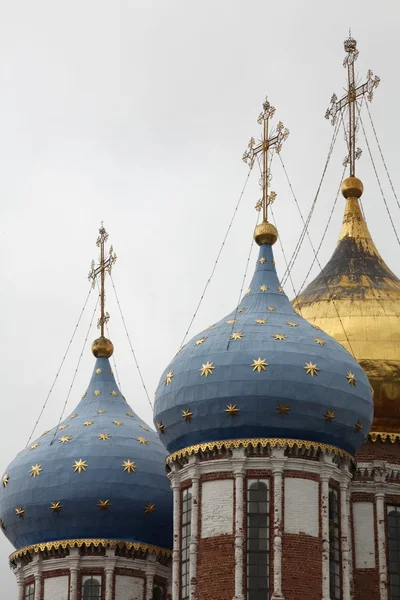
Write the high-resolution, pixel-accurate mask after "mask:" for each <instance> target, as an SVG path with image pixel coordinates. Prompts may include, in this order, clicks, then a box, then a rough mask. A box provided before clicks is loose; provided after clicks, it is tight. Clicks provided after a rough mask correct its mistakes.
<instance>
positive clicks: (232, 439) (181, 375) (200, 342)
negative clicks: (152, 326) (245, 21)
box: [154, 100, 373, 600]
mask: <svg viewBox="0 0 400 600" xmlns="http://www.w3.org/2000/svg"><path fill="white" fill-rule="evenodd" d="M274 112H275V109H274V108H273V107H271V106H270V104H269V102H268V101H267V100H266V101H265V103H264V104H263V110H262V113H261V115H260V117H259V120H258V122H259V124H260V125H262V128H263V131H262V137H261V140H260V141H259V142H255V140H254V139H252V140H251V141H250V144H249V148H248V151H247V152H246V153H245V156H244V158H245V159H246V160H247V161H249V162H250V166H252V164H253V163H254V161H255V160H256V159H258V158H259V159H260V164H261V166H262V201H261V209H262V213H261V214H262V222H261V223H260V224H259V225H258V226H257V227H256V230H255V233H254V238H255V241H256V243H257V244H258V246H259V255H258V258H257V262H256V265H255V271H254V275H253V278H252V281H251V285H250V288H249V289H248V291H247V292H246V294H245V295H244V297H243V298H242V300H241V302H240V303H239V305H238V306H236V307H235V308H234V310H233V311H232V312H231V313H230V314H228V315H227V316H225V317H223V318H222V319H220V320H219V321H218V322H217V323H216V324H214V325H212V326H211V327H209V328H208V329H206V330H204V331H202V332H200V333H199V334H198V335H196V336H195V337H194V338H193V339H192V340H190V341H189V342H188V343H187V344H186V345H185V346H184V347H183V348H181V349H180V351H179V352H178V354H177V355H176V356H175V357H174V358H173V359H172V361H171V362H170V363H169V364H168V366H167V368H166V369H165V370H164V372H163V375H162V377H161V380H160V383H159V385H158V388H157V392H156V401H155V411H154V423H155V426H156V427H157V428H158V431H159V433H160V438H161V440H162V441H163V443H164V445H165V446H166V448H167V450H168V453H169V454H168V457H167V465H168V469H169V478H170V480H171V485H172V490H173V496H174V497H173V507H174V520H173V535H174V548H173V575H172V578H173V587H172V600H186V599H189V598H190V600H211V599H212V600H232V598H233V599H234V600H244V599H246V600H266V599H268V598H271V600H283V599H285V600H299V598H303V599H306V600H321V599H322V600H334V599H335V598H336V597H337V596H335V589H336V587H337V586H339V587H340V589H343V590H344V592H345V593H344V595H343V598H346V600H348V599H349V597H350V596H349V593H350V587H351V568H352V566H351V564H352V561H351V552H350V524H349V514H350V513H349V511H350V504H349V487H350V482H351V478H352V473H353V471H354V468H355V459H354V456H355V453H356V452H357V451H358V450H359V448H360V447H361V446H362V444H363V442H364V441H365V440H366V438H367V436H368V432H369V429H370V427H371V423H372V416H373V404H372V393H371V388H370V385H369V382H368V379H367V376H366V375H365V373H364V371H363V370H362V368H361V367H360V366H359V364H358V363H357V361H356V360H355V359H354V358H353V357H352V356H351V355H350V353H349V352H348V351H347V350H346V349H345V348H343V346H342V345H341V344H339V343H338V342H337V341H336V340H335V339H333V338H332V337H330V336H329V335H328V334H326V333H325V332H323V331H320V330H319V328H318V329H316V328H315V327H314V326H313V325H312V324H310V323H309V322H308V321H306V320H305V319H304V318H302V317H301V316H300V315H299V314H297V313H296V312H295V311H294V309H293V307H292V305H291V303H290V301H289V299H288V298H287V296H286V294H285V293H284V291H283V289H282V288H281V286H280V282H279V279H278V275H277V272H276V269H275V261H274V254H273V244H274V243H275V242H276V240H277V237H278V233H277V230H276V229H275V227H274V226H273V225H272V224H271V223H270V222H269V221H268V207H269V204H270V203H271V202H272V200H273V199H274V198H275V195H274V194H273V192H270V191H269V189H268V183H269V164H270V163H269V156H270V153H272V152H273V151H278V152H279V151H280V149H281V144H282V141H283V140H284V139H285V138H286V137H287V133H288V132H287V131H286V130H285V129H284V128H283V125H282V124H281V123H279V124H278V126H277V127H276V129H275V131H274V130H272V131H271V129H270V125H271V119H272V117H273V114H274ZM339 532H340V533H339Z"/></svg>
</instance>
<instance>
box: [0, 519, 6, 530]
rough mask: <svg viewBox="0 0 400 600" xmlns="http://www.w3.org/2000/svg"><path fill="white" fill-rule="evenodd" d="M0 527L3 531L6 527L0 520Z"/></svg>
mask: <svg viewBox="0 0 400 600" xmlns="http://www.w3.org/2000/svg"><path fill="white" fill-rule="evenodd" d="M0 527H1V529H4V530H5V529H6V525H5V523H4V521H3V519H0Z"/></svg>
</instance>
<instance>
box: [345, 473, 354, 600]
mask: <svg viewBox="0 0 400 600" xmlns="http://www.w3.org/2000/svg"><path fill="white" fill-rule="evenodd" d="M346 504H347V523H348V525H347V526H348V531H349V536H348V538H347V545H348V548H349V579H350V597H351V590H352V587H353V535H352V528H351V482H350V483H349V487H348V488H347V498H346Z"/></svg>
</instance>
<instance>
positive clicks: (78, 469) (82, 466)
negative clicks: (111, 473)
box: [72, 458, 89, 473]
mask: <svg viewBox="0 0 400 600" xmlns="http://www.w3.org/2000/svg"><path fill="white" fill-rule="evenodd" d="M88 466H89V465H88V464H87V462H86V460H82V459H81V458H80V459H79V460H76V461H75V464H73V465H72V468H73V469H74V471H75V473H82V471H86V468H87V467H88Z"/></svg>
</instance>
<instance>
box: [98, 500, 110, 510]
mask: <svg viewBox="0 0 400 600" xmlns="http://www.w3.org/2000/svg"><path fill="white" fill-rule="evenodd" d="M97 506H98V507H99V509H100V510H108V509H109V508H110V506H111V503H110V501H109V500H99V501H98V503H97Z"/></svg>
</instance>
